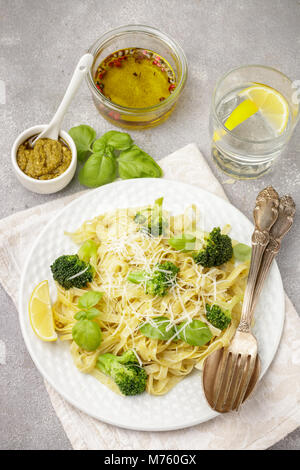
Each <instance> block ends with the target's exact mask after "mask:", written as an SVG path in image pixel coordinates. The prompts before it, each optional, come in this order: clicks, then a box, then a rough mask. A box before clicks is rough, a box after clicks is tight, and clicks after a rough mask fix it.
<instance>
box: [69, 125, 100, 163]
mask: <svg viewBox="0 0 300 470" xmlns="http://www.w3.org/2000/svg"><path fill="white" fill-rule="evenodd" d="M69 134H70V136H71V137H72V139H73V140H74V142H75V145H76V149H77V157H78V160H80V161H84V160H85V159H86V157H87V156H88V155H89V154H90V153H91V152H92V149H91V145H92V143H93V141H94V140H95V138H96V131H95V130H94V129H93V128H92V127H90V126H87V125H86V124H81V125H80V126H76V127H72V129H70V130H69Z"/></svg>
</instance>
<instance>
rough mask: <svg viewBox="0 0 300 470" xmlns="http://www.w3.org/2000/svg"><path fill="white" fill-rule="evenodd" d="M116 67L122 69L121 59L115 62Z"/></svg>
mask: <svg viewBox="0 0 300 470" xmlns="http://www.w3.org/2000/svg"><path fill="white" fill-rule="evenodd" d="M115 66H116V67H122V64H121V62H120V60H119V59H118V60H115Z"/></svg>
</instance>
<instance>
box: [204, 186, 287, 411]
mask: <svg viewBox="0 0 300 470" xmlns="http://www.w3.org/2000/svg"><path fill="white" fill-rule="evenodd" d="M278 206H279V196H278V194H277V192H276V191H275V190H274V188H272V186H269V187H268V188H265V189H264V190H262V191H261V192H260V193H259V194H258V196H257V198H256V206H255V209H254V211H253V215H254V222H255V230H254V232H253V235H252V255H251V262H250V270H249V275H248V282H247V287H246V291H245V295H244V302H243V309H242V316H241V320H240V323H239V326H238V328H237V331H236V333H235V336H234V338H233V340H232V342H231V343H230V345H229V346H228V347H227V348H222V349H219V350H217V351H215V352H214V353H213V354H211V355H210V356H208V358H207V359H206V361H205V363H204V369H203V376H202V377H203V379H202V380H203V388H204V393H205V396H206V398H207V401H208V403H209V404H210V406H211V407H212V408H213V409H215V410H216V411H218V412H220V413H225V412H228V411H230V410H234V409H236V410H237V409H238V408H239V406H240V404H241V403H242V401H243V400H244V399H245V395H246V394H247V390H248V388H249V387H250V388H251V390H253V388H254V385H255V383H256V382H257V380H258V377H259V372H260V360H259V356H258V354H257V341H256V338H255V337H254V335H253V334H252V333H251V322H252V316H253V310H254V309H253V307H252V305H255V304H253V299H254V293H255V286H256V281H257V278H258V273H259V268H260V265H261V261H262V257H263V254H264V251H265V249H266V247H267V245H268V243H269V241H270V235H269V232H270V229H271V227H272V226H273V224H274V223H275V221H276V219H277V217H278ZM264 276H265V275H264Z"/></svg>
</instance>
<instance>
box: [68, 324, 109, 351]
mask: <svg viewBox="0 0 300 470" xmlns="http://www.w3.org/2000/svg"><path fill="white" fill-rule="evenodd" d="M72 337H73V340H74V341H75V343H76V344H77V345H78V346H79V347H80V348H82V349H86V350H87V351H95V350H96V349H97V348H98V347H99V346H100V344H101V341H102V331H101V328H100V326H99V325H98V323H96V322H94V321H91V320H88V319H87V318H86V319H83V320H79V321H78V322H77V323H75V325H74V326H73V328H72Z"/></svg>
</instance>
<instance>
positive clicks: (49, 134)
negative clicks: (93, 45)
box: [30, 54, 94, 147]
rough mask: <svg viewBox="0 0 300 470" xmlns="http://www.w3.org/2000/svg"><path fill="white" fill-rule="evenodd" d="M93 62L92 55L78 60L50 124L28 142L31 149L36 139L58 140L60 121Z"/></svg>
mask: <svg viewBox="0 0 300 470" xmlns="http://www.w3.org/2000/svg"><path fill="white" fill-rule="evenodd" d="M93 60H94V56H93V55H92V54H85V55H83V56H82V57H81V59H80V60H79V62H78V64H77V66H76V69H75V71H74V74H73V77H72V79H71V81H70V84H69V86H68V88H67V91H66V93H65V96H64V97H63V99H62V102H61V103H60V105H59V107H58V110H57V111H56V113H55V114H54V116H53V118H52V120H51V122H50V124H49V125H48V126H47V127H46V129H45V130H44V131H43V132H41V134H39V135H38V136H37V137H34V138H33V139H32V140H31V141H30V145H31V146H32V147H33V146H34V144H35V143H36V141H37V140H38V139H42V138H48V139H53V140H58V136H59V132H60V129H61V123H62V120H63V118H64V116H65V114H66V111H67V109H68V107H69V105H70V103H71V101H72V99H73V98H74V96H75V94H76V92H77V90H78V88H79V86H80V84H81V82H82V80H83V78H84V76H85V74H86V73H87V71H88V70H89V68H90V67H91V65H92V63H93Z"/></svg>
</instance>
